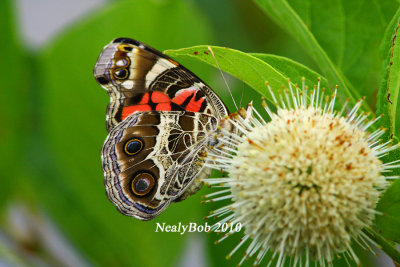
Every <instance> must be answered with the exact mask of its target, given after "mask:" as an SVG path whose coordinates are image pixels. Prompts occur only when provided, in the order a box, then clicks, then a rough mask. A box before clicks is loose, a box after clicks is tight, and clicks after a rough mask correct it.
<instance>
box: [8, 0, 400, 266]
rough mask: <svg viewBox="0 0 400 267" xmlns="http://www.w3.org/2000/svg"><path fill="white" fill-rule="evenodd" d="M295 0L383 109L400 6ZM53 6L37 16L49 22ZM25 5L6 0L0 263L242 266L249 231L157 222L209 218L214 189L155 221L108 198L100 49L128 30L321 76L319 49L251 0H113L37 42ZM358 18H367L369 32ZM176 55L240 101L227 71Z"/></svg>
mask: <svg viewBox="0 0 400 267" xmlns="http://www.w3.org/2000/svg"><path fill="white" fill-rule="evenodd" d="M58 2H60V5H61V4H62V2H63V1H58ZM289 2H290V4H291V5H292V7H293V8H294V9H295V10H296V11H297V12H298V14H299V15H300V16H301V17H302V18H303V20H304V21H305V22H306V23H307V25H308V26H309V27H310V29H311V30H312V32H313V34H314V35H315V36H316V37H317V39H318V40H319V41H320V44H321V46H322V47H323V48H324V49H325V50H326V51H327V53H328V55H329V56H330V58H331V59H332V61H333V62H334V63H335V64H336V66H339V67H342V68H341V71H343V72H344V73H345V74H346V76H347V78H348V79H349V82H350V83H353V85H357V87H358V88H360V92H361V94H362V95H367V96H368V97H370V98H369V99H370V100H369V101H370V102H369V103H370V104H371V105H372V106H374V103H375V100H374V95H375V94H376V91H377V89H378V84H379V72H380V68H381V65H380V64H381V58H380V57H379V51H378V50H379V49H378V48H379V45H380V38H381V36H382V34H383V32H384V29H385V27H386V25H387V23H388V22H389V20H390V18H391V17H392V16H393V14H394V12H395V10H396V9H397V7H398V3H397V2H396V1H382V3H377V1H371V3H370V2H369V1H363V2H365V3H363V4H362V5H361V4H355V3H353V2H355V1H353V2H352V4H343V3H341V1H328V2H329V3H328V2H326V3H325V2H324V1H321V2H324V3H319V2H318V1H294V0H293V1H289ZM371 5H372V6H375V7H376V9H374V8H373V7H371ZM327 10H328V11H329V12H328V11H327ZM340 10H342V11H340ZM377 10H378V11H377ZM67 11H68V10H66V12H67ZM28 12H29V11H28ZM48 12H50V13H51V12H52V11H51V9H44V10H43V12H42V13H37V14H34V16H37V20H44V21H45V19H44V18H45V17H46V16H47V15H48V14H49V13H48ZM335 12H337V13H335ZM340 12H342V13H343V14H345V15H343V14H341V13H340ZM367 12H368V16H367V15H365V14H367ZM20 14H21V13H20V12H18V5H17V2H15V1H12V0H1V1H0V22H1V24H0V34H1V35H0V36H1V42H0V48H1V49H0V59H1V63H2V64H1V65H0V68H1V71H0V80H1V83H2V84H1V96H0V112H1V113H0V121H1V125H2V127H1V128H0V137H1V148H0V149H1V150H0V152H1V159H2V160H1V161H0V166H1V170H2V174H1V176H0V177H1V189H0V219H1V224H0V227H1V228H0V229H1V230H0V265H2V264H8V265H11V266H24V265H26V266H32V265H37V266H86V265H99V266H235V265H236V264H237V262H238V260H240V258H241V257H242V254H243V252H239V253H237V254H236V255H235V256H234V257H232V259H230V260H229V261H227V260H225V255H227V254H228V253H229V251H230V250H231V249H233V247H234V246H235V244H237V242H238V240H239V238H240V237H241V235H240V234H237V235H235V236H233V237H232V238H229V239H227V240H225V241H224V242H223V243H222V244H220V245H218V246H215V245H214V244H213V242H214V241H215V240H216V239H217V238H218V237H216V235H215V234H205V233H185V234H184V235H180V234H178V233H160V232H158V233H156V232H155V230H156V223H157V222H158V223H164V222H165V223H166V224H169V225H176V224H178V223H179V222H181V223H183V224H188V223H190V222H196V223H200V224H204V223H205V221H204V219H203V217H204V216H206V215H207V214H208V213H209V211H210V210H212V209H214V208H216V207H219V206H220V205H221V204H218V205H215V206H213V205H210V204H206V205H204V204H200V201H201V195H204V194H206V193H207V192H210V189H204V188H203V189H202V190H201V191H200V192H199V193H197V194H196V195H195V196H192V197H190V198H189V199H187V200H185V201H183V202H181V203H177V204H172V205H171V206H170V207H169V208H168V209H167V210H166V211H165V212H164V213H162V214H161V215H160V216H158V217H157V218H156V219H154V220H152V221H149V222H142V221H139V220H136V219H133V218H130V217H126V216H123V215H121V214H119V213H118V212H117V210H116V209H115V208H114V206H113V205H112V204H111V203H110V202H109V201H108V199H107V197H106V195H105V192H104V187H103V173H102V171H101V160H100V149H101V146H102V144H103V142H104V140H105V138H106V136H107V132H106V130H105V111H106V107H107V104H108V102H109V99H108V96H107V94H106V92H105V91H104V90H103V89H102V88H101V87H100V86H99V85H98V84H97V83H96V82H95V80H94V78H93V74H92V71H93V67H94V64H95V62H96V60H97V57H98V55H99V53H100V51H101V50H102V48H103V47H104V46H105V45H106V44H108V43H109V42H110V41H111V40H112V39H113V38H116V37H122V36H123V37H131V38H134V39H137V40H140V41H142V42H144V43H147V44H149V45H151V46H153V47H154V48H156V49H158V50H161V51H162V50H164V49H178V48H183V47H188V46H194V45H201V44H207V45H220V46H226V47H230V48H235V49H238V50H241V51H244V52H258V53H268V54H276V55H279V56H284V57H288V58H290V59H292V60H295V61H297V62H300V63H302V64H304V65H306V66H307V67H309V68H311V69H313V70H315V71H317V72H320V73H322V72H321V71H320V69H319V66H318V62H316V61H314V60H313V56H312V53H311V54H310V51H307V49H304V48H302V46H301V45H300V44H299V43H298V42H297V41H296V38H293V37H292V36H290V35H289V34H288V33H286V32H285V31H284V30H283V29H282V28H280V27H279V26H278V25H277V24H276V23H275V22H272V20H270V19H269V18H268V16H266V14H265V13H263V12H262V10H261V9H260V8H259V7H258V6H257V4H256V3H254V2H253V1H248V0H218V1H215V0H189V1H185V0H136V1H134V0H131V1H108V2H107V1H106V2H103V3H102V4H100V5H99V6H98V7H96V8H93V9H92V10H91V11H90V12H86V13H85V14H84V15H82V16H80V17H79V18H77V19H76V20H75V21H74V22H73V23H69V24H68V25H65V26H64V28H63V29H62V30H60V31H59V32H58V33H57V34H56V36H55V37H52V38H51V39H50V40H47V41H46V42H45V43H44V44H41V45H39V46H36V47H33V48H32V47H31V46H30V45H29V43H26V41H25V39H24V38H23V36H22V34H21V32H22V30H21V19H22V18H21V15H20ZM56 19H57V18H55V20H56ZM372 19H375V20H376V21H371V20H372ZM356 20H363V21H365V23H367V25H366V27H365V29H363V30H362V31H361V32H360V31H359V30H358V29H357V28H355V27H356V25H354V23H353V22H354V21H356ZM55 22H56V21H53V22H51V21H49V22H47V23H55ZM282 23H283V22H282ZM278 24H279V23H278ZM283 24H284V23H283ZM281 26H282V25H281ZM283 28H284V27H283ZM327 29H328V30H327ZM327 31H329V32H327ZM332 32H333V33H338V34H337V35H332ZM343 35H345V36H346V37H347V38H344V37H343ZM335 36H336V37H335ZM340 38H344V39H345V40H340V44H341V45H336V42H339V41H338V39H340ZM179 61H180V62H181V63H182V64H183V65H185V66H186V67H188V68H189V69H191V70H192V71H193V72H194V73H196V74H197V75H198V76H199V77H201V78H202V79H203V80H204V81H206V82H207V83H208V84H209V85H210V86H211V87H212V88H214V90H215V91H216V92H217V93H218V94H219V95H221V97H222V98H223V100H224V101H225V102H226V103H227V105H228V107H229V108H230V109H231V110H234V106H233V104H232V100H231V98H230V96H229V94H228V90H227V88H226V85H225V84H224V82H223V79H222V77H221V74H220V72H219V71H218V70H215V69H213V68H211V67H210V66H208V65H206V64H200V63H199V62H195V61H191V60H179ZM228 82H229V86H230V88H231V89H232V91H233V93H234V98H235V99H236V100H237V101H238V102H239V101H240V99H241V97H242V92H244V97H243V100H242V103H247V102H248V101H250V100H252V99H255V100H256V101H257V100H258V99H259V98H260V96H259V94H258V93H256V92H255V91H253V90H252V89H250V88H249V87H248V86H247V85H245V84H244V83H242V82H240V81H237V80H234V79H233V78H230V77H228ZM212 222H213V221H208V223H209V224H210V223H212ZM364 254H365V253H364ZM367 258H368V256H365V259H364V262H365V264H368V259H367ZM338 264H340V263H338ZM248 265H251V263H250V264H248Z"/></svg>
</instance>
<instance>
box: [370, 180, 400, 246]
mask: <svg viewBox="0 0 400 267" xmlns="http://www.w3.org/2000/svg"><path fill="white" fill-rule="evenodd" d="M377 210H378V211H380V212H381V213H382V215H377V216H376V219H375V223H376V226H377V228H378V229H379V233H380V234H382V235H383V236H384V237H385V238H387V239H388V240H392V241H395V242H397V243H400V180H397V181H395V182H393V184H392V185H391V186H390V187H389V188H388V189H387V190H386V192H385V194H384V195H383V196H382V197H381V199H380V200H379V203H378V206H377Z"/></svg>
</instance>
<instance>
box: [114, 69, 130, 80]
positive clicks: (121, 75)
mask: <svg viewBox="0 0 400 267" xmlns="http://www.w3.org/2000/svg"><path fill="white" fill-rule="evenodd" d="M128 75H129V72H128V70H127V69H116V70H115V71H114V78H115V79H117V80H123V79H126V78H127V77H128Z"/></svg>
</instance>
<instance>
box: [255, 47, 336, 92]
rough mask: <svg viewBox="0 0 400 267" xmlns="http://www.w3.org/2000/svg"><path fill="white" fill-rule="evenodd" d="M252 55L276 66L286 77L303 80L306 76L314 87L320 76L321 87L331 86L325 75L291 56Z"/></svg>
mask: <svg viewBox="0 0 400 267" xmlns="http://www.w3.org/2000/svg"><path fill="white" fill-rule="evenodd" d="M250 55H252V56H254V57H256V58H259V59H261V60H262V61H264V62H265V63H267V64H269V65H271V66H272V67H273V68H275V69H276V70H277V71H278V72H280V73H282V74H283V75H284V76H285V77H289V78H290V79H292V80H294V81H301V79H302V78H303V77H304V78H305V79H306V83H307V85H309V86H311V87H312V86H313V85H314V84H316V83H317V81H318V79H319V78H320V79H321V82H320V83H321V88H323V87H325V88H329V84H328V81H327V80H326V79H325V78H324V77H322V76H321V75H320V74H318V73H316V72H315V71H313V70H311V69H309V68H307V67H306V66H304V65H302V64H300V63H298V62H296V61H293V60H291V59H289V58H285V57H280V56H275V55H268V54H260V53H250Z"/></svg>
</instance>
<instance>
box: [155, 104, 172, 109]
mask: <svg viewBox="0 0 400 267" xmlns="http://www.w3.org/2000/svg"><path fill="white" fill-rule="evenodd" d="M156 110H157V111H171V103H160V104H158V105H157V106H156Z"/></svg>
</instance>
